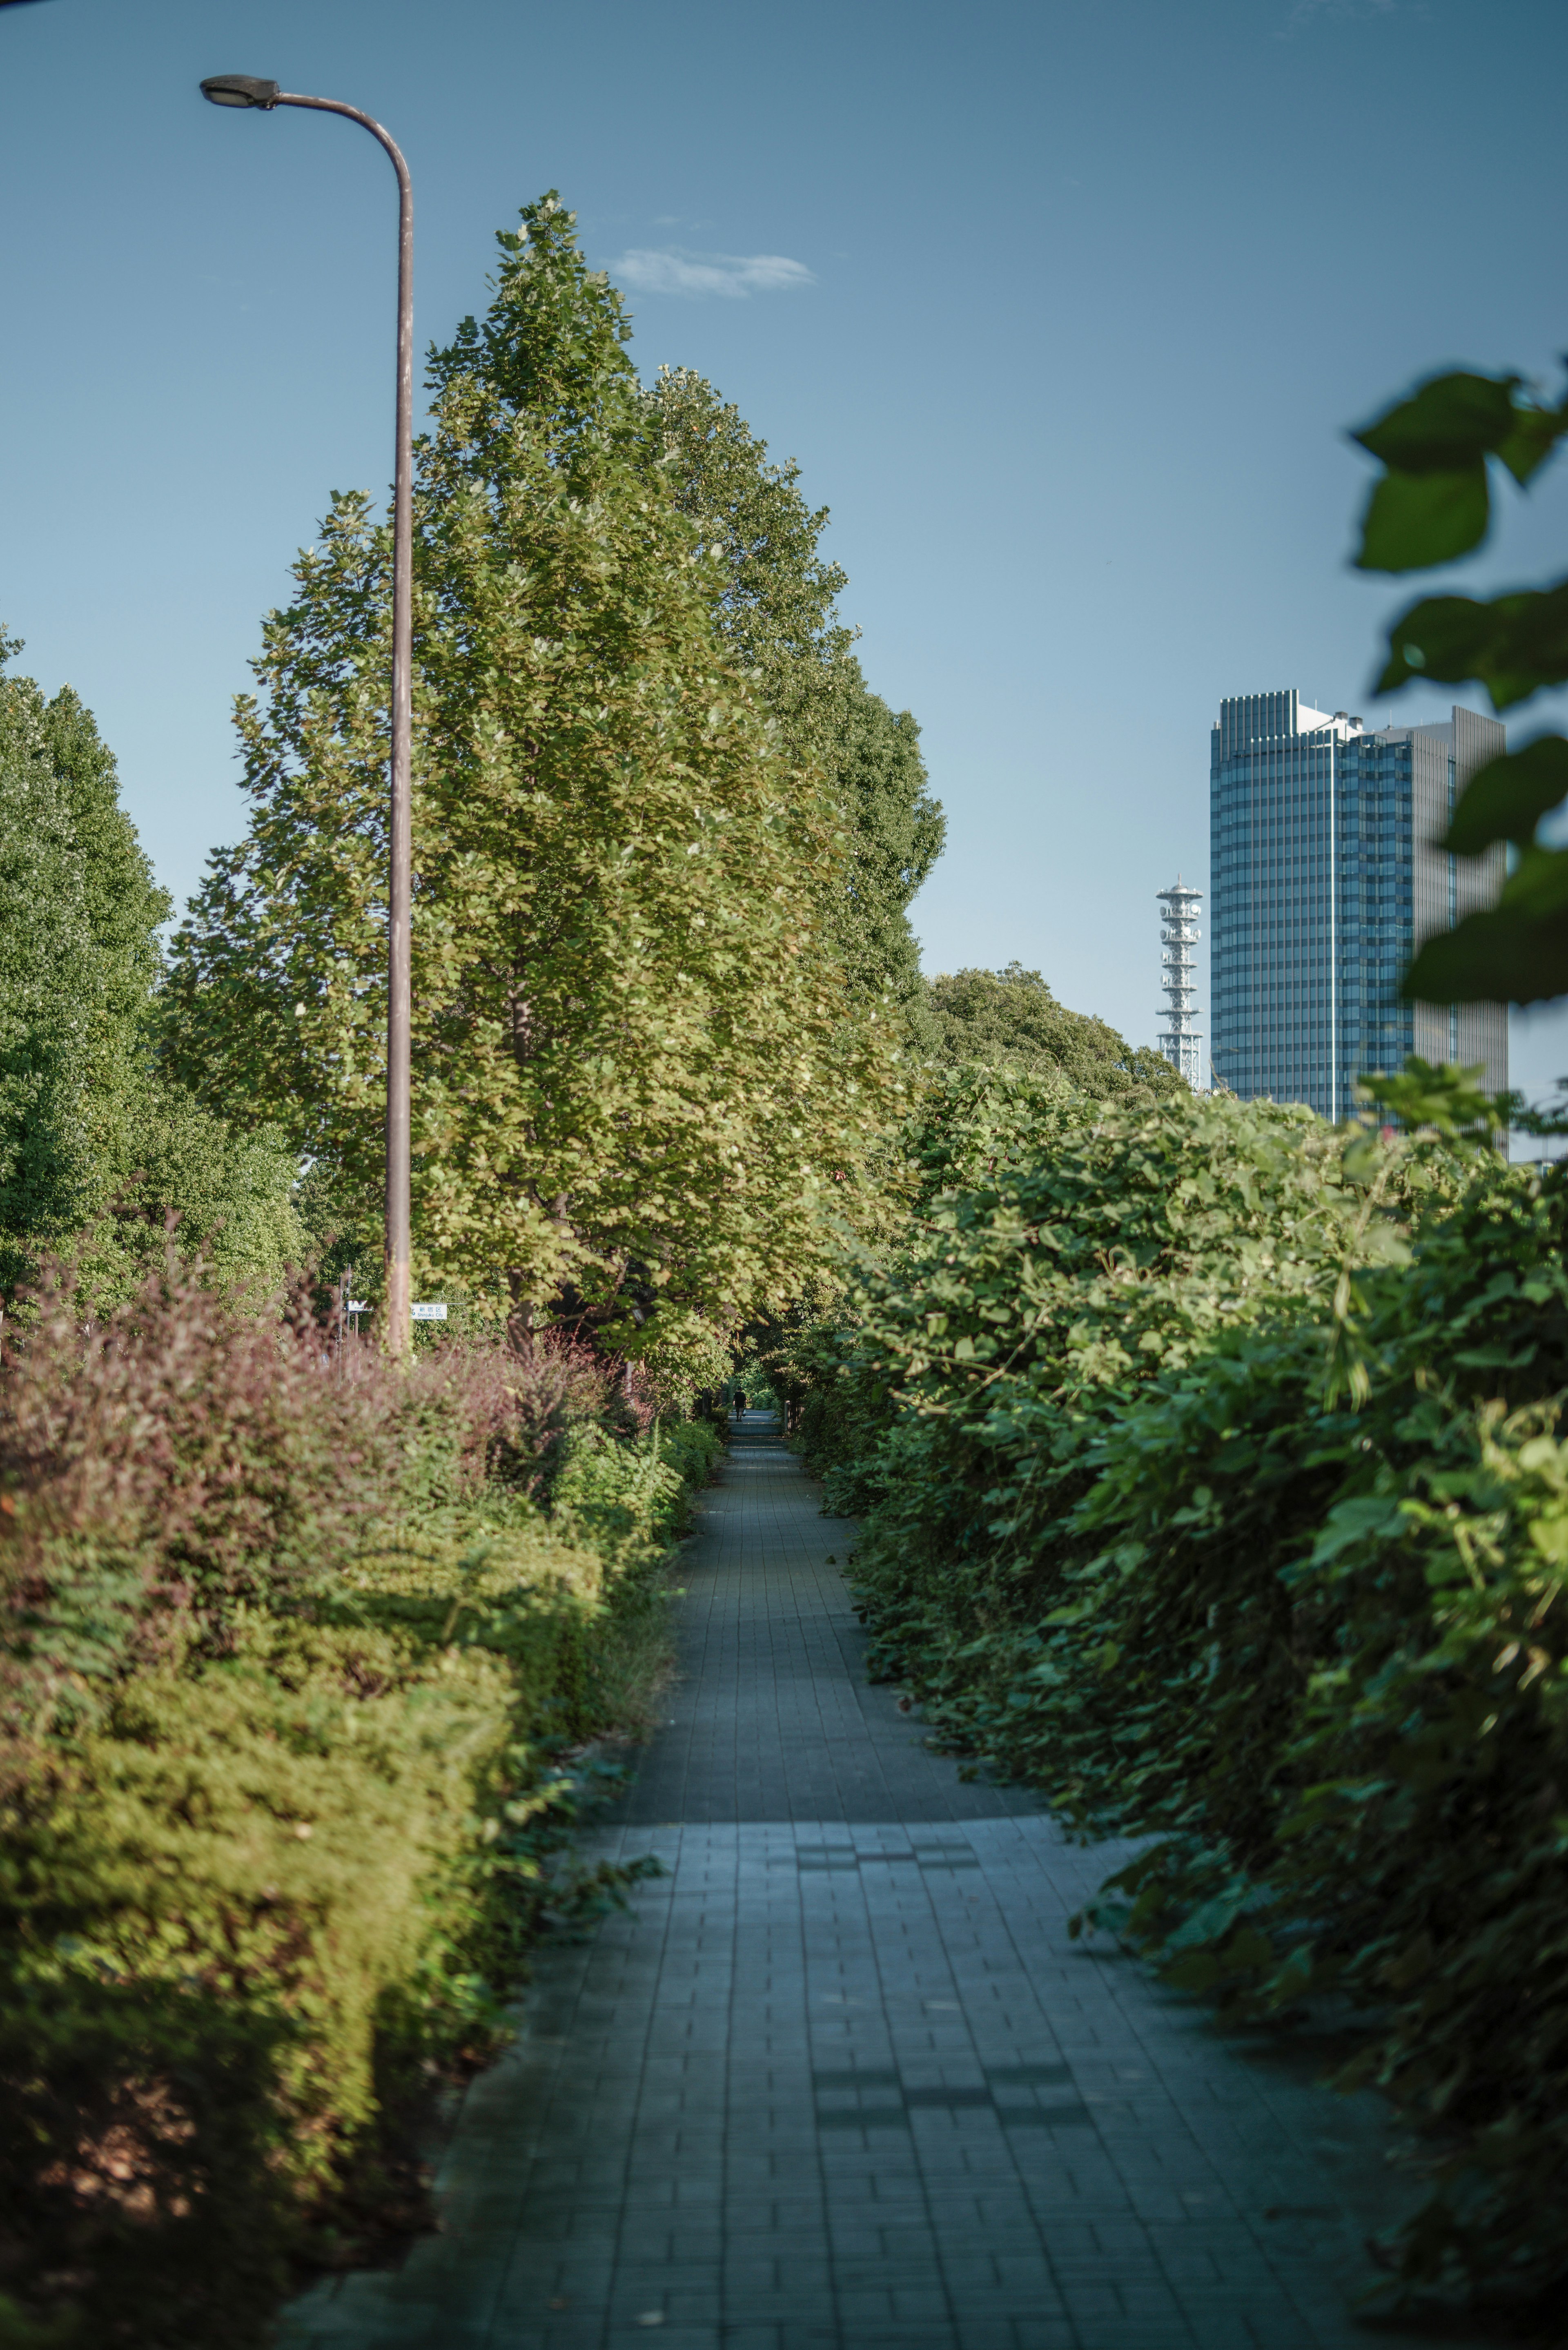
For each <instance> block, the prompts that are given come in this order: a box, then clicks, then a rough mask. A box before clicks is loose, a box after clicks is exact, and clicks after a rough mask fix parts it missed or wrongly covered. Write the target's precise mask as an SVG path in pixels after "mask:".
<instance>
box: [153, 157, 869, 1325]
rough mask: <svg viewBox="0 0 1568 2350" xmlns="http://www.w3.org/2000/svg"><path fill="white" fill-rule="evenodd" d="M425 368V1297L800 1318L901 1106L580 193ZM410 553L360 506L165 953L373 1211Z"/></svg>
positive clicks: (819, 846) (829, 813) (198, 1017)
mask: <svg viewBox="0 0 1568 2350" xmlns="http://www.w3.org/2000/svg"><path fill="white" fill-rule="evenodd" d="M523 224H524V225H523V231H522V233H521V234H516V233H513V232H504V233H503V234H501V236H500V238H499V240H498V242H499V245H500V265H499V268H498V271H497V274H496V277H495V279H494V281H493V293H494V298H493V302H492V303H491V306H490V308H489V309H488V311H487V312H486V314H485V316H484V317H483V319H482V320H478V321H476V320H474V319H472V318H471V319H468V320H466V321H464V323H463V325H462V327H461V328H459V330H458V333H457V335H456V337H455V338H454V339H453V341H452V344H451V345H450V346H449V347H448V348H445V349H444V350H438V351H435V352H433V353H432V355H431V374H430V382H431V393H432V413H433V420H434V421H433V429H432V430H431V432H430V433H429V434H428V435H427V436H426V437H425V438H423V439H422V440H421V444H420V447H419V451H418V453H417V484H416V510H415V535H416V556H415V567H416V586H417V602H416V613H415V668H416V678H415V697H414V699H415V710H414V731H415V744H414V806H413V824H414V867H415V882H414V901H413V903H414V913H413V926H412V937H413V971H414V1121H415V1131H414V1180H413V1191H414V1239H415V1253H416V1266H417V1268H418V1272H419V1276H420V1277H421V1278H422V1279H431V1280H436V1281H451V1282H454V1283H458V1284H465V1285H466V1286H467V1287H468V1289H469V1290H470V1292H471V1293H476V1292H483V1293H487V1294H488V1293H490V1292H493V1293H494V1294H495V1295H497V1296H498V1297H499V1296H503V1295H504V1297H505V1298H507V1299H508V1300H509V1301H510V1306H511V1310H512V1314H513V1317H514V1326H516V1327H518V1328H519V1330H521V1329H522V1328H524V1327H526V1326H532V1323H533V1322H534V1321H535V1319H536V1318H537V1317H538V1316H539V1315H542V1314H556V1315H558V1314H560V1313H563V1312H568V1311H569V1312H573V1313H577V1314H582V1313H587V1314H589V1315H593V1316H594V1317H596V1318H597V1320H598V1321H599V1322H600V1323H601V1325H602V1326H604V1327H606V1329H607V1331H608V1332H609V1333H610V1334H611V1335H613V1336H614V1337H615V1339H616V1341H617V1343H620V1344H632V1345H639V1344H644V1345H646V1344H653V1343H655V1340H656V1337H657V1336H658V1333H657V1332H655V1331H653V1330H650V1329H649V1330H645V1332H644V1336H642V1337H641V1338H640V1339H639V1336H638V1332H639V1328H641V1327H642V1326H646V1325H648V1324H649V1322H650V1320H657V1321H659V1323H660V1325H661V1326H663V1327H664V1328H668V1327H669V1326H670V1324H671V1323H672V1322H673V1321H675V1320H678V1319H679V1317H680V1315H686V1314H693V1313H694V1314H699V1315H708V1316H712V1317H716V1318H717V1319H719V1320H720V1321H725V1320H728V1319H733V1318H735V1317H737V1316H739V1315H741V1314H742V1313H743V1312H745V1311H747V1310H749V1309H750V1308H752V1307H753V1305H755V1304H756V1303H757V1302H759V1301H761V1300H764V1299H770V1298H784V1297H786V1296H788V1295H790V1294H791V1293H792V1290H793V1288H794V1284H796V1283H797V1282H798V1281H799V1280H800V1278H801V1277H802V1275H803V1272H804V1270H805V1267H806V1266H807V1265H808V1264H809V1263H811V1262H812V1261H813V1260H814V1258H815V1253H816V1249H817V1246H818V1242H817V1237H816V1234H817V1225H818V1220H819V1216H820V1211H821V1207H822V1203H823V1201H824V1200H825V1199H826V1196H828V1194H829V1192H830V1191H831V1189H832V1187H833V1186H835V1185H836V1183H840V1182H844V1181H849V1182H851V1183H852V1182H853V1180H854V1177H855V1172H856V1170H857V1167H858V1166H859V1164H860V1162H861V1160H862V1159H863V1158H864V1156H865V1154H866V1152H867V1149H868V1147H869V1145H870V1143H871V1141H872V1139H873V1137H874V1134H875V1132H876V1130H877V1127H878V1125H879V1123H880V1121H881V1118H882V1116H883V1112H884V1108H885V1106H886V1105H887V1104H888V1102H889V1101H890V1100H891V1099H892V1098H893V1097H894V1095H895V1093H896V1089H897V1087H898V1083H899V1081H900V1080H899V1072H898V1058H897V1055H896V1053H895V1052H894V1051H892V1050H891V1049H890V1044H891V1040H890V1037H889V1024H888V1021H887V1020H886V1018H883V1019H881V1020H880V1021H878V1020H877V1017H876V1015H874V1014H871V1013H867V1014H864V1015H855V1014H854V1010H853V1006H852V1004H851V1002H850V999H849V994H848V989H847V986H846V981H845V979H844V976H843V974H842V972H841V970H840V969H839V967H838V964H837V962H836V959H835V957H834V956H833V954H832V951H831V946H830V942H829V941H826V938H825V937H824V934H823V925H822V921H821V918H820V914H819V911H818V910H819V909H820V907H821V906H822V904H823V902H824V901H825V899H827V898H828V897H829V896H830V895H831V894H832V892H833V890H834V889H835V888H836V886H838V877H839V876H841V875H842V873H843V871H844V868H845V865H846V859H847V858H848V855H849V842H848V838H847V829H846V826H845V824H844V823H843V822H842V821H841V820H840V819H839V817H838V816H837V815H836V810H835V807H834V805H833V802H832V799H831V796H830V795H828V794H827V793H826V791H825V789H824V787H823V786H822V785H821V783H820V781H819V779H818V778H817V776H816V775H815V773H814V771H813V769H812V768H811V767H810V766H809V765H805V764H799V763H798V762H797V761H796V760H795V759H794V756H793V754H792V748H791V745H790V744H789V743H788V741H787V738H785V737H784V736H783V734H782V733H781V730H780V728H779V727H778V726H776V725H775V724H774V723H772V722H771V721H770V719H769V716H768V714H767V712H766V711H765V710H764V709H763V707H762V706H761V703H760V702H759V699H758V697H757V695H756V694H755V693H754V692H753V690H752V688H751V687H750V686H749V685H748V683H747V682H746V681H745V680H744V679H743V678H742V677H741V676H739V675H738V674H737V673H736V671H735V669H734V668H733V666H732V662H731V660H730V659H729V658H728V649H727V648H726V646H725V645H724V643H723V642H722V638H721V635H720V633H719V631H718V629H717V627H716V620H715V615H716V612H717V611H718V609H719V608H721V607H722V600H723V595H724V575H723V572H722V566H721V565H720V564H719V562H718V561H717V559H716V558H715V557H713V556H710V555H708V554H706V553H705V552H704V551H703V549H702V546H701V544H700V541H699V537H698V534H697V532H696V531H695V530H694V528H693V526H692V524H691V521H689V520H688V518H687V517H686V515H684V514H683V513H682V512H681V510H680V504H679V503H678V499H677V495H676V493H675V489H674V487H673V485H672V484H671V483H670V479H669V478H668V476H667V473H666V472H665V471H664V469H662V468H661V467H660V466H659V464H658V463H656V462H655V459H656V454H657V450H656V446H655V444H656V441H658V440H659V439H660V437H661V436H660V435H659V432H658V428H657V427H656V425H655V422H654V421H653V419H652V417H651V415H650V412H649V404H648V402H647V400H646V399H645V398H644V396H643V394H642V392H641V390H640V387H639V384H638V381H637V378H636V376H635V374H634V372H633V370H632V367H631V363H630V360H629V359H628V356H627V353H626V350H625V348H624V346H625V343H626V340H627V338H628V331H629V329H628V326H627V323H626V319H625V317H624V313H623V310H622V306H621V301H620V296H618V293H617V292H616V291H615V290H614V288H613V287H611V286H610V285H609V284H608V283H607V280H606V279H605V278H604V277H603V276H600V275H598V274H596V273H593V272H590V271H589V270H588V268H587V265H586V264H585V262H584V259H583V256H582V255H581V253H580V252H579V250H578V247H577V244H576V236H575V233H574V216H573V215H572V214H571V213H567V212H566V211H564V210H563V209H562V207H561V206H560V204H559V203H558V202H557V200H556V198H555V196H554V195H549V196H546V197H545V198H544V199H543V200H542V201H540V202H539V203H535V204H531V205H529V206H528V207H526V209H525V210H524V213H523ZM295 580H296V596H295V600H294V601H293V603H292V604H291V605H290V607H289V608H287V609H286V611H282V612H277V613H275V614H274V615H273V616H272V617H271V619H269V621H268V622H267V624H266V628H265V634H264V643H263V650H262V654H261V657H260V659H259V660H258V661H257V663H256V665H255V666H256V674H257V678H258V681H259V684H260V688H261V691H260V693H259V695H258V696H253V697H247V698H245V699H244V700H243V701H242V702H241V703H240V705H239V708H238V724H239V731H240V736H241V741H242V744H243V746H244V757H245V775H246V785H247V788H248V790H249V793H250V795H251V802H252V816H251V822H250V827H249V829H248V832H247V834H246V837H245V838H244V841H242V842H241V843H240V844H239V846H238V847H234V848H233V849H229V850H226V851H223V852H222V853H221V854H220V855H218V856H217V857H215V858H213V863H212V867H211V869H210V872H209V874H208V877H207V879H206V881H205V882H204V884H203V886H202V890H201V892H200V895H199V896H198V898H197V899H196V900H195V902H194V904H193V907H192V913H191V917H190V919H189V920H188V921H187V922H186V924H185V926H184V928H183V929H182V931H181V933H180V935H179V937H178V939H177V941H176V942H175V946H174V950H173V954H172V962H171V976H170V981H169V985H168V989H167V1004H168V1012H169V1025H168V1050H169V1054H170V1058H171V1065H172V1066H174V1067H175V1068H176V1069H177V1070H178V1071H179V1072H180V1073H181V1074H182V1076H184V1077H185V1079H186V1080H187V1082H189V1083H190V1084H191V1085H192V1087H193V1088H194V1089H196V1090H197V1091H198V1092H199V1093H200V1094H201V1095H202V1097H203V1098H205V1099H207V1100H209V1101H212V1102H213V1103H215V1104H218V1105H221V1106H223V1107H225V1108H226V1109H227V1110H229V1111H230V1112H231V1114H233V1115H234V1116H235V1117H238V1118H247V1119H251V1120H257V1119H263V1118H275V1119H277V1120H278V1121H279V1123H280V1124H282V1125H283V1126H284V1128H286V1131H287V1132H288V1134H289V1136H290V1139H291V1140H292V1141H293V1142H294V1144H295V1147H296V1149H299V1150H301V1151H302V1152H306V1153H308V1154H310V1155H311V1156H312V1157H313V1158H315V1159H317V1161H318V1162H320V1163H321V1164H322V1165H323V1166H324V1167H325V1168H327V1169H328V1170H332V1172H333V1175H334V1179H335V1180H336V1181H337V1185H338V1186H339V1191H340V1196H341V1197H342V1198H343V1200H344V1201H345V1202H346V1203H347V1204H348V1206H349V1207H350V1208H351V1209H352V1211H353V1212H354V1214H355V1216H356V1217H357V1219H358V1221H360V1222H361V1223H363V1224H372V1225H373V1224H375V1223H378V1222H379V1209H378V1204H377V1203H378V1199H379V1181H380V1166H381V1151H382V1100H383V1082H384V1080H383V1071H384V1024H385V1006H386V975H385V964H384V940H385V878H384V877H385V869H386V840H385V831H386V781H385V777H386V760H387V733H386V716H385V684H384V681H385V678H386V674H387V666H388V646H389V537H388V534H387V532H386V530H385V529H384V528H383V527H380V526H379V525H377V524H376V523H375V522H374V521H373V520H372V517H371V514H370V510H369V502H368V500H367V499H365V498H364V497H363V496H345V497H339V498H337V499H336V500H335V501H334V503H333V506H332V511H331V513H330V515H329V516H328V518H327V523H326V524H325V525H324V527H323V531H322V536H321V541H320V543H319V545H318V546H316V547H314V548H311V549H309V550H307V551H306V552H305V553H304V554H302V555H301V556H300V558H299V560H298V562H297V564H296V567H295Z"/></svg>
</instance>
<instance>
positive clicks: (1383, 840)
mask: <svg viewBox="0 0 1568 2350" xmlns="http://www.w3.org/2000/svg"><path fill="white" fill-rule="evenodd" d="M1293 700H1294V697H1273V698H1272V701H1273V702H1274V704H1275V707H1274V708H1272V709H1271V710H1270V712H1269V713H1268V715H1269V718H1270V720H1271V721H1272V723H1277V724H1280V725H1284V724H1286V723H1290V722H1291V720H1293V715H1294V712H1293V710H1288V709H1287V708H1282V707H1280V706H1279V705H1280V703H1281V702H1293ZM1227 714H1230V713H1227ZM1239 731H1240V730H1238V729H1236V728H1235V727H1234V726H1232V727H1231V728H1228V729H1226V730H1225V732H1226V734H1227V735H1228V736H1229V737H1230V739H1229V740H1224V739H1222V741H1221V743H1220V745H1219V746H1218V747H1219V748H1220V752H1221V755H1220V758H1219V759H1217V761H1216V763H1215V764H1216V772H1215V777H1214V783H1215V791H1214V802H1213V817H1214V819H1215V822H1216V829H1217V832H1218V834H1219V837H1220V858H1219V860H1218V872H1219V883H1220V886H1219V889H1218V890H1217V892H1216V897H1217V903H1216V908H1215V914H1216V922H1215V934H1216V943H1217V946H1218V948H1219V961H1220V985H1219V988H1218V990H1217V994H1216V1003H1215V1012H1216V1026H1217V1027H1218V1028H1219V1029H1220V1030H1221V1032H1222V1033H1223V1044H1222V1045H1220V1051H1222V1052H1223V1053H1224V1054H1225V1055H1226V1059H1227V1061H1228V1063H1229V1064H1230V1066H1225V1067H1223V1068H1222V1070H1221V1074H1222V1076H1223V1077H1224V1080H1225V1082H1226V1083H1227V1084H1228V1085H1230V1086H1231V1087H1233V1088H1234V1089H1235V1090H1236V1091H1237V1092H1239V1093H1242V1094H1244V1095H1249V1096H1252V1095H1258V1094H1271V1095H1284V1096H1285V1097H1304V1098H1306V1099H1307V1100H1309V1101H1310V1102H1311V1103H1312V1104H1313V1106H1314V1107H1316V1108H1318V1109H1320V1110H1322V1111H1324V1112H1325V1113H1326V1114H1327V1115H1328V1116H1330V1117H1336V1116H1339V1115H1341V1114H1343V1109H1344V1108H1345V1107H1347V1106H1348V1102H1349V1099H1350V1097H1351V1088H1352V1087H1354V1084H1355V1079H1356V1078H1357V1077H1358V1076H1360V1075H1361V1074H1362V1073H1363V1072H1364V1070H1366V1069H1368V1068H1371V1067H1375V1066H1381V1065H1386V1064H1387V1063H1388V1062H1390V1061H1393V1060H1395V1059H1396V1058H1397V1057H1401V1056H1402V1055H1403V1054H1404V1053H1406V1052H1408V1051H1409V1050H1410V1049H1411V1039H1410V1035H1409V1027H1410V1019H1409V1014H1408V1010H1407V1008H1406V1007H1402V1006H1398V1005H1397V1001H1396V999H1395V998H1394V996H1393V993H1392V985H1391V983H1392V980H1393V971H1392V969H1390V967H1389V966H1390V965H1391V964H1396V965H1397V963H1398V962H1403V961H1404V960H1405V958H1406V957H1407V954H1408V951H1409V945H1410V931H1411V921H1412V915H1413V911H1414V909H1413V906H1412V902H1411V880H1412V875H1411V870H1410V860H1411V846H1410V842H1411V754H1410V744H1409V742H1408V740H1406V741H1405V742H1403V743H1387V742H1386V741H1378V740H1377V738H1368V737H1360V738H1356V737H1351V738H1350V739H1349V740H1348V741H1345V742H1339V741H1336V739H1335V738H1334V736H1333V735H1329V736H1327V738H1326V739H1324V737H1323V736H1322V735H1321V734H1319V735H1317V736H1312V735H1308V736H1301V737H1297V738H1295V739H1294V740H1293V741H1292V742H1291V743H1288V744H1279V745H1268V746H1260V745H1256V744H1248V743H1245V742H1244V741H1239V740H1237V739H1236V735H1237V733H1238V732H1239ZM1325 820H1326V821H1325ZM1325 831H1326V842H1325V841H1324V832H1325ZM1314 834H1315V835H1316V837H1315V838H1314ZM1227 851H1228V853H1227ZM1345 881H1350V882H1354V883H1355V885H1356V886H1355V890H1354V911H1353V910H1352V896H1351V894H1350V893H1349V892H1345V893H1344V894H1345V903H1344V905H1343V907H1342V905H1341V903H1340V899H1341V896H1342V887H1341V885H1342V882H1345ZM1249 1001H1250V1002H1251V1003H1256V1004H1257V1005H1258V1006H1259V1010H1260V1014H1261V1016H1258V1017H1254V1018H1253V1019H1251V1020H1249V1019H1247V1017H1246V1016H1245V1010H1244V1005H1245V1004H1246V1003H1248V1002H1249ZM1217 1044H1219V1040H1218V1039H1217Z"/></svg>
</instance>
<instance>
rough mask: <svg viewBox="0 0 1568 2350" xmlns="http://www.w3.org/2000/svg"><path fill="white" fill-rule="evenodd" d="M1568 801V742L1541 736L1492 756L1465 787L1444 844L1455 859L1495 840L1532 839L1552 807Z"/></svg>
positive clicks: (1476, 854) (1559, 737)
mask: <svg viewBox="0 0 1568 2350" xmlns="http://www.w3.org/2000/svg"><path fill="white" fill-rule="evenodd" d="M1564 799H1568V742H1564V740H1563V736H1562V735H1561V734H1542V736H1541V737H1540V738H1539V739H1538V740H1537V741H1536V742H1533V743H1526V745H1525V747H1524V748H1523V750H1521V751H1510V752H1508V753H1507V754H1505V755H1504V756H1503V757H1502V758H1501V759H1489V760H1488V762H1487V764H1486V765H1485V766H1484V767H1480V768H1478V769H1477V771H1476V773H1475V774H1474V775H1472V776H1471V778H1470V780H1469V783H1468V784H1467V785H1466V786H1465V790H1464V795H1463V797H1462V798H1461V799H1460V801H1459V806H1458V807H1457V808H1456V809H1455V811H1454V818H1453V822H1452V823H1451V824H1450V825H1449V829H1448V833H1447V835H1446V836H1445V837H1444V839H1443V840H1442V841H1441V843H1440V844H1439V846H1440V847H1444V848H1448V849H1451V850H1452V851H1453V853H1454V854H1455V856H1456V857H1479V856H1480V853H1481V851H1482V850H1483V849H1484V848H1490V846H1491V844H1492V842H1493V841H1494V840H1512V841H1516V842H1518V843H1519V844H1520V845H1521V847H1522V846H1523V845H1524V843H1525V842H1527V841H1529V840H1532V839H1533V838H1534V836H1535V827H1536V826H1537V825H1538V824H1539V823H1540V821H1541V819H1542V816H1544V815H1545V814H1546V812H1547V810H1548V809H1549V808H1554V807H1556V806H1558V805H1559V803H1560V802H1561V801H1563V800H1564Z"/></svg>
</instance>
